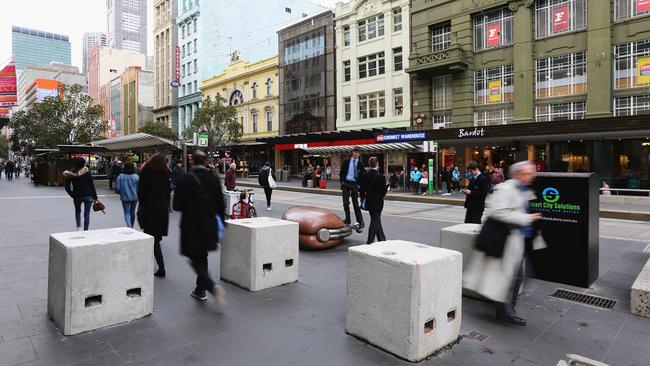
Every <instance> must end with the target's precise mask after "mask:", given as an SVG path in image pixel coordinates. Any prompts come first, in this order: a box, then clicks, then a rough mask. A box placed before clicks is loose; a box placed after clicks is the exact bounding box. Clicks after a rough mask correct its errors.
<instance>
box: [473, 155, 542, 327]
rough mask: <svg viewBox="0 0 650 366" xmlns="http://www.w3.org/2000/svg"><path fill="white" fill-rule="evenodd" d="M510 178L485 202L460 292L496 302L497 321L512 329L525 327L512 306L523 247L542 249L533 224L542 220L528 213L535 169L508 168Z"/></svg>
mask: <svg viewBox="0 0 650 366" xmlns="http://www.w3.org/2000/svg"><path fill="white" fill-rule="evenodd" d="M509 176H510V177H511V178H512V179H510V180H507V181H505V182H504V183H502V184H499V185H498V186H497V187H495V191H494V194H493V195H492V196H491V197H490V199H489V200H488V205H487V212H486V219H485V222H484V224H483V227H482V228H481V233H480V234H479V236H478V238H477V242H476V250H475V251H474V253H473V254H472V257H471V258H470V261H469V264H468V266H467V269H466V270H465V272H464V273H463V288H467V289H470V290H473V291H475V292H477V293H479V294H481V295H482V296H485V297H486V298H488V299H490V300H492V301H495V302H496V303H497V306H496V317H497V319H499V320H503V321H506V322H509V323H512V324H515V325H521V326H523V325H526V320H525V319H523V318H521V317H519V316H517V312H516V311H515V306H516V304H517V296H518V294H519V289H520V287H521V285H522V283H523V276H524V254H525V252H526V247H527V246H528V245H530V248H531V249H541V248H543V247H545V244H544V243H543V239H541V236H540V237H538V239H539V240H535V241H533V237H534V233H535V231H534V229H533V226H532V224H533V222H535V221H537V220H539V219H541V218H542V216H541V214H539V213H534V214H532V213H530V211H529V202H530V201H531V200H533V199H535V194H534V193H533V191H532V190H531V189H530V185H531V184H532V182H533V181H534V179H535V166H534V165H533V164H532V163H530V162H528V161H523V162H519V163H515V164H513V165H512V166H510V170H509Z"/></svg>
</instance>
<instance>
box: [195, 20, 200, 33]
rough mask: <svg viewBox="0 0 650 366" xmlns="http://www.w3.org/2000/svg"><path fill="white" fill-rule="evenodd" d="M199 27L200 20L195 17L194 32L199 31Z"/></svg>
mask: <svg viewBox="0 0 650 366" xmlns="http://www.w3.org/2000/svg"><path fill="white" fill-rule="evenodd" d="M198 28H199V20H198V19H194V33H196V32H197V31H198Z"/></svg>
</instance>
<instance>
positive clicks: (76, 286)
mask: <svg viewBox="0 0 650 366" xmlns="http://www.w3.org/2000/svg"><path fill="white" fill-rule="evenodd" d="M153 271H154V266H153V237H151V236H149V235H147V234H144V233H141V232H139V231H136V230H133V229H130V228H115V229H106V230H93V231H83V232H71V233H59V234H52V235H51V236H50V252H49V268H48V288H47V310H48V314H49V315H50V317H51V318H52V320H53V321H54V323H55V324H56V325H57V326H58V327H59V329H61V331H62V332H63V334H64V335H73V334H78V333H81V332H85V331H89V330H95V329H99V328H103V327H107V326H109V325H114V324H118V323H123V322H128V321H131V320H134V319H139V318H142V317H144V316H147V315H149V314H151V313H152V312H153Z"/></svg>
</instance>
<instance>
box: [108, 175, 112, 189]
mask: <svg viewBox="0 0 650 366" xmlns="http://www.w3.org/2000/svg"><path fill="white" fill-rule="evenodd" d="M108 189H110V190H113V177H110V178H108Z"/></svg>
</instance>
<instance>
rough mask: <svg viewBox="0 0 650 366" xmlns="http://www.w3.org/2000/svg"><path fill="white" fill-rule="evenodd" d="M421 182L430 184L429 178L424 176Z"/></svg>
mask: <svg viewBox="0 0 650 366" xmlns="http://www.w3.org/2000/svg"><path fill="white" fill-rule="evenodd" d="M420 184H422V185H423V186H425V185H427V184H429V178H422V179H420Z"/></svg>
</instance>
